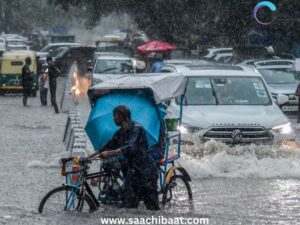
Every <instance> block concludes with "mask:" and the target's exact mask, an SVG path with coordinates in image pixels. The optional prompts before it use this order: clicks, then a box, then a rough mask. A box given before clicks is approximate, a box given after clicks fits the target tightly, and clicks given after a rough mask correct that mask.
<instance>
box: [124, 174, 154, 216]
mask: <svg viewBox="0 0 300 225" xmlns="http://www.w3.org/2000/svg"><path fill="white" fill-rule="evenodd" d="M143 181H144V182H143ZM141 200H143V201H144V203H145V205H146V208H147V209H148V210H159V200H158V191H157V179H155V180H154V179H153V180H149V181H146V180H145V179H144V178H142V179H141V178H138V177H127V179H126V180H125V185H124V192H123V207H125V208H137V207H138V205H139V202H140V201H141Z"/></svg>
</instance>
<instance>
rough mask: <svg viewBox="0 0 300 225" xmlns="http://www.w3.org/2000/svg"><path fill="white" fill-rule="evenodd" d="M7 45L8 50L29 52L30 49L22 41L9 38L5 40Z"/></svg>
mask: <svg viewBox="0 0 300 225" xmlns="http://www.w3.org/2000/svg"><path fill="white" fill-rule="evenodd" d="M5 44H6V49H7V50H28V49H29V47H28V46H27V45H26V43H25V42H24V40H22V39H17V38H7V39H6V40H5Z"/></svg>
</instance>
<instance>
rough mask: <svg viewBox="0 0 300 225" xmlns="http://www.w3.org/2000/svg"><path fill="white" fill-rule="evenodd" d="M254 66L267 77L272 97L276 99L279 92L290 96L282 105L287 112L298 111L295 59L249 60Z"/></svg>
mask: <svg viewBox="0 0 300 225" xmlns="http://www.w3.org/2000/svg"><path fill="white" fill-rule="evenodd" d="M247 64H248V65H252V66H254V67H255V68H256V69H257V70H258V71H259V72H260V73H261V75H262V76H263V78H264V79H265V81H266V83H267V85H268V87H269V90H270V92H271V94H272V97H273V98H274V99H275V100H276V99H277V96H278V94H283V95H286V96H288V98H289V101H288V102H287V103H286V104H284V105H282V106H280V108H281V110H282V111H283V112H286V113H291V112H296V111H298V104H299V99H298V97H297V96H295V92H296V89H297V85H298V83H299V80H297V75H298V74H297V72H295V70H294V60H288V59H276V60H274V59H270V60H256V61H252V62H250V61H249V62H247Z"/></svg>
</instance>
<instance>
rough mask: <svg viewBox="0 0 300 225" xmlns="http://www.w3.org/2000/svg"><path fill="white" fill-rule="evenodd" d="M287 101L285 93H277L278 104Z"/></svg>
mask: <svg viewBox="0 0 300 225" xmlns="http://www.w3.org/2000/svg"><path fill="white" fill-rule="evenodd" d="M288 101H289V97H288V96H286V95H282V94H278V95H277V101H276V102H277V104H278V105H283V104H285V103H287V102H288Z"/></svg>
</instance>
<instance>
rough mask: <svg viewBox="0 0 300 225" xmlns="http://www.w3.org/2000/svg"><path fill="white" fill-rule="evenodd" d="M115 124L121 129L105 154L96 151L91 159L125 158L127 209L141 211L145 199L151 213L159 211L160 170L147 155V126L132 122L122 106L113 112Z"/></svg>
mask: <svg viewBox="0 0 300 225" xmlns="http://www.w3.org/2000/svg"><path fill="white" fill-rule="evenodd" d="M113 117H114V122H115V124H116V125H117V126H120V127H121V128H120V129H119V130H117V131H116V133H115V134H114V135H113V137H112V139H111V140H110V141H109V142H108V143H107V144H106V145H104V147H103V148H102V149H101V153H99V152H96V153H94V154H92V155H90V156H89V157H88V158H94V157H100V158H103V159H107V158H110V157H113V156H118V155H123V156H124V158H125V160H123V161H122V163H121V164H122V172H123V174H124V177H125V184H124V192H123V193H122V196H123V199H122V202H123V207H125V208H137V207H138V204H139V202H140V201H141V200H143V201H144V203H145V205H146V208H147V209H148V210H159V200H158V192H157V179H158V167H157V165H156V163H155V161H154V159H153V158H152V157H151V156H150V155H149V154H148V153H147V152H148V143H147V139H146V132H145V130H144V128H143V126H142V125H141V124H139V123H137V122H134V121H132V120H131V112H130V110H129V109H128V108H127V107H126V106H124V105H120V106H118V107H116V108H115V109H114V110H113Z"/></svg>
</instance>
